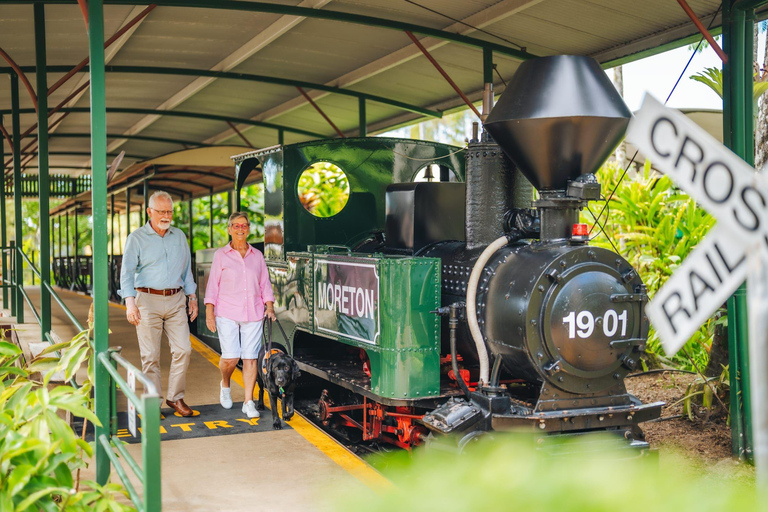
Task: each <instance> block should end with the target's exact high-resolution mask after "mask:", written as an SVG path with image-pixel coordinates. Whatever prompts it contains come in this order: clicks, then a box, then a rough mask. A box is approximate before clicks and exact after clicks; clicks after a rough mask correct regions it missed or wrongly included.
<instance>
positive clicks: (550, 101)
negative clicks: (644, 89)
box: [485, 55, 632, 191]
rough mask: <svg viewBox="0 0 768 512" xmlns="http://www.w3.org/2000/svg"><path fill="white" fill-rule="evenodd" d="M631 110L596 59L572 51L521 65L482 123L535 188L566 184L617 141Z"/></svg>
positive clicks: (598, 162) (588, 170) (595, 163)
mask: <svg viewBox="0 0 768 512" xmlns="http://www.w3.org/2000/svg"><path fill="white" fill-rule="evenodd" d="M631 115H632V114H631V113H630V111H629V109H628V108H627V106H626V105H625V104H624V101H623V100H622V99H621V96H620V95H619V93H618V92H617V91H616V89H615V88H614V86H613V84H612V83H611V81H610V80H609V79H608V77H607V76H606V74H605V72H604V71H603V70H602V68H601V67H600V65H599V64H598V63H597V61H596V60H594V59H592V58H590V57H582V56H576V55H558V56H554V57H542V58H538V59H531V60H529V61H526V62H524V63H523V64H521V65H520V68H519V69H518V70H517V73H515V75H514V76H513V77H512V80H511V81H510V83H509V85H508V86H507V89H506V91H504V94H502V95H501V98H499V102H498V103H497V104H496V106H495V107H494V108H493V110H492V111H491V114H490V115H489V116H488V119H487V121H486V123H485V128H486V129H487V130H488V132H490V134H491V135H492V136H493V139H494V140H495V141H496V142H497V143H498V144H499V146H500V147H501V149H502V150H503V151H504V153H505V154H506V155H507V156H509V158H510V159H512V161H513V162H514V163H515V164H516V165H517V167H518V168H519V169H520V171H521V172H522V173H523V174H524V175H525V177H526V178H528V180H529V181H530V182H531V183H532V184H533V186H534V187H536V188H537V189H538V190H540V191H542V190H565V188H566V187H567V185H568V182H569V181H573V180H576V179H577V178H578V177H579V176H580V175H582V174H589V173H593V172H595V171H596V170H597V168H598V167H599V166H600V165H601V164H602V163H603V162H604V161H605V159H606V158H608V156H609V155H610V154H611V152H612V151H613V150H614V149H615V148H616V146H617V145H618V144H619V142H621V139H622V137H623V136H624V132H625V130H626V129H627V125H628V124H629V119H630V117H631Z"/></svg>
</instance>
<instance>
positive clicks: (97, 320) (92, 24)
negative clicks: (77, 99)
mask: <svg viewBox="0 0 768 512" xmlns="http://www.w3.org/2000/svg"><path fill="white" fill-rule="evenodd" d="M88 47H89V50H90V51H89V54H90V64H91V66H90V68H91V72H90V75H91V168H92V169H93V171H92V183H93V184H92V189H91V203H92V205H93V206H92V210H93V242H92V243H93V313H94V315H93V316H94V329H93V339H94V345H95V353H96V357H98V355H99V354H101V353H102V352H106V351H107V349H108V347H109V309H108V300H109V292H108V290H107V284H108V282H109V281H108V271H107V258H106V254H107V173H106V169H107V106H106V95H105V84H104V5H103V1H102V0H90V1H89V2H88ZM94 397H95V399H94V402H95V410H96V416H97V417H98V418H99V421H100V422H101V426H100V427H96V435H95V437H96V439H99V438H100V437H101V436H102V435H107V436H108V435H109V373H108V372H107V370H106V368H104V365H103V364H96V383H95V386H94ZM158 448H159V447H158ZM109 469H110V461H109V458H108V457H107V454H106V451H105V449H104V447H103V446H100V445H99V444H97V445H96V481H97V482H98V483H99V484H101V485H104V484H105V483H107V480H108V479H109Z"/></svg>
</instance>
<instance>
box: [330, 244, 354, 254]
mask: <svg viewBox="0 0 768 512" xmlns="http://www.w3.org/2000/svg"><path fill="white" fill-rule="evenodd" d="M323 247H325V248H326V250H327V253H328V254H334V252H333V251H334V249H338V250H339V253H336V254H340V253H342V252H346V253H347V255H351V254H352V249H351V248H350V247H347V246H346V245H323Z"/></svg>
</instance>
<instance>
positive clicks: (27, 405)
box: [0, 331, 133, 512]
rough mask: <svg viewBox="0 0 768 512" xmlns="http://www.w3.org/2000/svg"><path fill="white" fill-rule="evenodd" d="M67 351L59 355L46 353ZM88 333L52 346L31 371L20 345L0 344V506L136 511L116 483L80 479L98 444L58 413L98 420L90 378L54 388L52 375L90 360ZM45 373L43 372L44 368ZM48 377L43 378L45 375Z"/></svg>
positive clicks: (9, 511)
mask: <svg viewBox="0 0 768 512" xmlns="http://www.w3.org/2000/svg"><path fill="white" fill-rule="evenodd" d="M55 350H64V352H63V355H62V357H61V359H59V358H54V357H50V356H48V354H51V353H52V352H53V351H55ZM90 355H91V345H90V341H89V332H88V331H84V332H82V333H80V334H79V335H78V336H76V337H75V338H73V339H72V340H71V341H68V342H64V343H60V344H57V345H53V346H51V347H50V348H48V349H46V350H45V351H44V352H43V354H41V355H40V356H39V357H38V358H37V359H35V360H34V361H32V362H31V363H30V364H29V365H28V366H27V367H26V368H22V367H20V366H19V365H18V361H19V360H20V358H21V350H20V349H19V348H18V347H17V346H16V345H14V344H12V343H9V342H8V341H5V340H1V341H0V510H2V511H3V512H16V511H18V512H21V511H38V510H44V511H54V510H72V511H91V510H113V511H122V510H133V509H131V508H130V507H126V506H125V505H122V504H120V503H118V502H117V501H115V499H116V498H117V496H118V495H120V494H123V495H125V496H127V493H126V492H125V490H124V489H123V488H122V486H120V485H118V484H107V485H105V486H100V485H98V484H97V483H95V482H90V481H85V482H79V481H78V480H79V469H80V468H83V467H84V466H85V465H86V463H85V461H84V460H83V459H84V455H87V456H88V457H90V456H92V455H93V449H92V447H91V446H90V445H89V444H88V443H86V442H85V441H84V440H83V439H81V438H78V437H77V435H75V432H74V431H73V430H72V429H71V428H70V426H69V425H68V424H67V422H66V421H64V420H63V419H62V418H61V417H59V416H58V415H57V411H68V412H70V413H71V414H72V415H74V416H77V417H81V418H84V419H85V420H87V421H90V422H92V423H94V424H99V422H98V419H97V418H96V416H95V415H94V413H93V412H92V404H91V399H90V390H91V387H92V386H91V382H92V380H91V378H89V379H87V380H86V382H85V383H84V385H83V386H82V387H80V388H79V389H75V388H73V387H72V386H66V385H61V386H56V387H52V386H49V380H50V378H51V376H52V375H53V373H54V372H57V371H63V372H64V375H65V380H66V381H67V382H69V380H70V379H71V378H72V376H73V375H75V374H76V372H77V371H78V369H79V368H80V366H81V365H82V364H87V363H88V361H91V364H90V368H89V372H88V373H89V375H90V376H92V375H93V368H92V361H93V359H92V358H91V357H90ZM41 372H42V373H41ZM41 374H42V375H45V376H44V377H41V376H40V375H41Z"/></svg>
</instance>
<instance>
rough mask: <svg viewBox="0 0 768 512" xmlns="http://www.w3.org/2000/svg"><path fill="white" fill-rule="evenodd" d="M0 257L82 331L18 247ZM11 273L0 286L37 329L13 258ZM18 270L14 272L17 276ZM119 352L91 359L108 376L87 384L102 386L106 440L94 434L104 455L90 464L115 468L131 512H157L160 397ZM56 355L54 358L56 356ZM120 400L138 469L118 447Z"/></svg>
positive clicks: (20, 317)
mask: <svg viewBox="0 0 768 512" xmlns="http://www.w3.org/2000/svg"><path fill="white" fill-rule="evenodd" d="M2 252H3V254H5V253H6V252H9V253H10V254H11V255H12V256H13V255H14V254H15V253H18V254H19V255H20V256H21V258H22V260H23V262H25V263H26V264H27V265H28V266H29V268H30V270H31V271H32V272H33V273H34V275H36V276H37V277H38V278H39V279H40V282H41V283H42V286H44V287H45V289H46V290H48V291H49V292H50V294H51V297H52V298H53V299H54V300H55V301H56V303H57V304H58V305H59V306H60V307H61V309H62V310H63V311H64V313H65V314H66V315H67V318H68V319H69V320H70V321H71V322H72V324H73V325H74V326H75V328H76V329H77V330H78V331H80V332H82V331H84V330H85V329H84V328H83V326H82V324H81V323H80V322H79V321H78V320H77V318H76V317H75V315H74V314H73V313H72V311H71V310H70V309H69V308H68V307H67V305H66V304H65V303H64V301H62V300H61V297H59V295H58V293H56V290H55V289H54V288H53V287H52V286H51V284H50V282H48V280H44V279H42V276H41V275H40V272H39V271H38V270H37V268H36V267H35V265H34V263H32V261H31V260H30V259H29V257H28V256H27V255H26V254H24V251H23V250H22V249H21V247H15V246H14V245H13V244H12V245H11V246H10V247H3V248H2ZM10 259H11V268H10V270H9V272H10V275H11V279H6V277H5V276H3V281H2V287H10V289H11V290H12V291H13V290H18V291H19V292H20V294H21V296H22V297H24V300H25V301H26V302H27V304H28V305H29V308H30V310H31V311H32V314H33V315H34V316H35V319H36V320H37V323H38V324H40V326H41V327H42V323H43V322H42V320H41V318H40V314H39V313H38V311H37V308H35V306H34V304H33V303H32V300H31V299H30V297H29V295H28V294H27V292H26V291H25V290H24V279H23V275H24V265H23V263H22V264H20V265H18V267H21V268H17V265H15V264H14V260H15V259H16V258H13V257H11V258H10ZM17 270H18V272H17ZM11 297H12V301H11V302H12V314H13V315H15V316H16V318H17V322H18V323H23V314H20V313H22V311H21V310H22V309H23V307H24V304H19V303H17V300H15V299H14V298H15V294H14V293H11ZM43 334H44V336H45V338H46V339H47V340H48V342H49V343H54V341H53V339H52V336H51V333H50V332H46V333H43ZM89 341H90V344H91V348H95V347H94V342H93V340H89ZM121 350H122V349H121V348H120V347H117V348H110V349H108V350H107V351H106V352H101V353H99V354H97V355H96V364H97V365H101V366H102V367H103V368H104V369H105V370H106V373H107V375H108V379H107V382H100V379H99V377H98V376H99V373H100V372H95V374H96V377H95V378H96V382H94V383H93V385H94V388H96V387H99V386H106V387H107V388H108V389H109V397H110V399H109V412H108V417H109V436H107V435H106V434H101V435H99V437H98V439H96V442H97V443H99V444H100V445H101V446H102V447H103V448H104V450H103V451H100V450H97V451H96V458H97V461H96V464H97V465H99V464H100V461H99V456H100V454H101V453H103V454H104V456H106V457H107V458H108V459H109V462H110V464H111V466H112V467H113V468H114V469H115V472H116V473H117V475H118V476H119V477H120V480H121V481H122V483H123V485H124V486H125V489H126V490H127V491H128V495H129V496H130V498H131V501H132V502H133V503H134V505H136V508H137V509H138V510H139V511H141V512H159V511H160V510H161V484H160V396H159V392H158V390H157V389H156V388H155V385H154V384H153V383H152V381H150V380H149V378H148V377H147V376H146V375H144V374H143V373H142V372H140V371H139V370H138V369H137V368H136V367H135V366H133V365H132V364H131V363H130V362H128V360H126V359H125V358H124V357H123V356H121V355H120V351H121ZM57 356H59V354H57ZM118 364H119V365H120V366H121V367H123V368H124V369H125V370H126V371H129V372H132V373H133V374H134V375H135V376H136V379H137V380H138V381H139V382H141V383H142V385H143V386H144V393H143V394H142V395H141V397H139V396H137V395H136V393H134V392H133V391H132V390H131V389H130V387H129V386H128V383H127V382H126V381H125V380H124V379H123V378H122V376H121V375H120V373H119V372H118V370H117V365H118ZM70 384H71V385H72V386H73V387H77V382H75V379H74V377H73V378H72V381H71V382H70ZM118 388H119V389H120V391H121V392H122V393H123V394H124V395H125V397H126V399H127V400H128V401H130V402H131V403H132V404H133V405H134V406H135V407H136V410H137V412H138V413H139V414H140V415H141V416H140V417H141V422H142V428H141V452H142V465H141V466H140V465H139V464H138V463H137V462H136V460H135V459H134V458H133V457H132V456H131V455H130V453H128V451H127V450H126V449H125V446H124V443H123V442H122V441H121V440H120V439H119V438H118V437H117V390H118ZM121 457H122V461H124V462H125V464H126V465H127V466H128V468H129V469H130V470H131V471H132V472H133V474H134V475H135V477H136V478H137V479H138V480H139V482H140V483H141V485H142V486H143V488H144V499H143V500H142V497H141V496H140V495H139V493H138V492H137V491H136V488H135V487H134V485H133V483H132V482H131V480H130V478H129V475H128V473H127V472H126V470H125V467H123V464H122V463H121V459H120V458H121Z"/></svg>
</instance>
